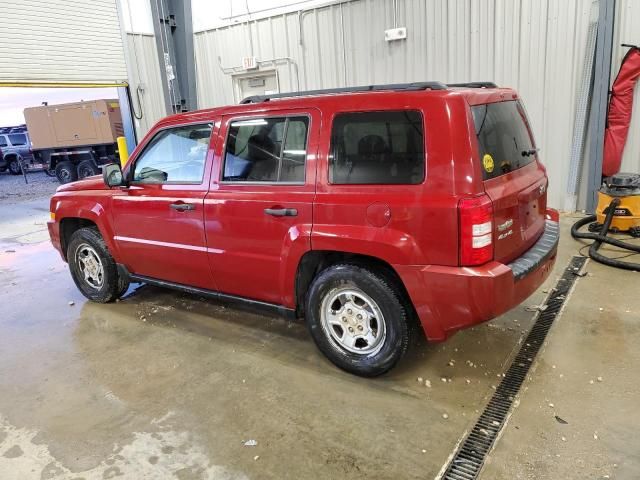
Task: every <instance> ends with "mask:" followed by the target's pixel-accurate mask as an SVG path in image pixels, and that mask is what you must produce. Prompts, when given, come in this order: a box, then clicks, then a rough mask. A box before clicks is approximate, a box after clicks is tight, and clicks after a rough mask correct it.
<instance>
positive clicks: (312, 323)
mask: <svg viewBox="0 0 640 480" xmlns="http://www.w3.org/2000/svg"><path fill="white" fill-rule="evenodd" d="M400 299H401V295H400V292H399V291H398V288H397V286H396V285H395V284H394V282H393V281H392V280H390V279H389V278H387V276H385V275H381V274H379V273H377V272H374V271H373V270H369V269H367V268H364V267H361V266H359V265H350V264H344V265H335V266H332V267H330V268H327V269H326V270H324V271H322V272H321V273H320V274H319V275H318V276H317V277H316V278H315V279H314V281H313V283H312V285H311V288H310V289H309V293H308V296H307V302H306V306H305V317H306V322H307V326H308V327H309V330H310V332H311V335H312V337H313V339H314V341H315V342H316V345H317V346H318V348H319V349H320V350H321V351H322V352H323V353H324V354H325V355H326V356H327V357H328V358H329V360H331V361H332V362H333V363H334V364H335V365H337V366H338V367H340V368H342V369H343V370H346V371H348V372H351V373H354V374H356V375H361V376H365V377H373V376H377V375H381V374H383V373H385V372H387V371H388V370H390V369H391V368H392V367H393V366H394V365H395V364H396V363H397V362H398V361H399V360H400V359H401V358H402V357H403V355H404V354H405V352H406V351H407V348H408V345H409V340H410V339H409V336H410V328H409V321H408V318H407V313H406V308H405V306H404V305H403V304H402V301H401V300H400Z"/></svg>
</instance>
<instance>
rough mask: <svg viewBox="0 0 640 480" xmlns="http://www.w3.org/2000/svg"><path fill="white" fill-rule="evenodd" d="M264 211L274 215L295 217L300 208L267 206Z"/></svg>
mask: <svg viewBox="0 0 640 480" xmlns="http://www.w3.org/2000/svg"><path fill="white" fill-rule="evenodd" d="M264 213H266V214H267V215H271V216H273V217H295V216H296V215H298V210H297V209H295V208H265V209H264Z"/></svg>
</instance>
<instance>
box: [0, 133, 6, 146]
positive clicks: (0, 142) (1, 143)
mask: <svg viewBox="0 0 640 480" xmlns="http://www.w3.org/2000/svg"><path fill="white" fill-rule="evenodd" d="M6 146H7V137H5V136H4V135H0V147H6Z"/></svg>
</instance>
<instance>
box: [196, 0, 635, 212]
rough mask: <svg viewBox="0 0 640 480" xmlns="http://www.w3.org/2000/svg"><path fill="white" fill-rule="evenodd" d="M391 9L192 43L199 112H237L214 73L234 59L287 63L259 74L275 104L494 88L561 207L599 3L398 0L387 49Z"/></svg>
mask: <svg viewBox="0 0 640 480" xmlns="http://www.w3.org/2000/svg"><path fill="white" fill-rule="evenodd" d="M394 3H395V2H394V1H393V0H353V1H347V2H343V3H332V4H330V5H327V6H323V7H317V8H313V9H309V10H306V11H301V12H289V13H283V14H280V15H278V16H274V17H268V18H259V19H255V20H249V21H248V22H247V21H244V22H242V21H241V22H240V23H237V24H234V25H227V26H223V27H218V28H214V29H209V30H205V31H201V32H196V33H195V56H196V68H197V78H198V105H199V107H200V108H206V107H211V106H216V105H223V104H228V103H233V102H234V101H236V99H235V98H234V91H233V85H232V77H231V75H230V74H225V73H224V72H223V71H222V70H221V68H220V63H221V64H222V65H223V66H224V67H239V66H241V61H242V58H243V57H246V56H252V55H253V56H256V57H257V59H258V61H260V60H267V59H274V58H284V57H289V58H291V59H292V63H291V62H281V63H279V64H278V65H277V66H276V67H273V66H272V65H264V66H262V67H261V69H265V70H269V69H272V68H276V69H277V71H278V77H279V83H280V91H282V92H286V91H292V90H296V87H297V84H298V83H299V85H300V89H302V90H306V89H315V88H330V87H339V86H353V85H366V84H373V83H392V82H413V81H424V80H440V81H444V82H464V81H470V80H492V81H495V82H496V83H498V85H501V86H510V87H514V88H516V89H517V90H518V92H519V93H520V95H521V96H522V97H523V99H524V102H525V104H526V107H527V110H528V113H529V117H530V119H531V123H532V125H533V129H534V133H535V136H536V139H537V142H538V146H539V147H540V148H541V153H540V154H541V158H542V160H543V161H544V163H545V164H546V166H547V169H548V170H549V175H550V177H551V179H552V180H551V184H550V187H549V203H550V205H552V206H556V207H561V206H562V204H563V201H562V200H563V196H564V192H565V191H566V185H567V175H568V169H569V154H570V150H571V138H572V132H573V123H574V115H575V113H574V112H575V103H576V96H577V93H576V92H577V91H578V86H579V82H580V76H581V73H582V64H583V61H584V55H585V49H586V42H587V31H588V27H589V22H590V19H593V18H594V14H595V16H596V17H597V3H596V4H595V6H594V2H593V1H592V0H548V1H545V2H540V1H538V0H516V1H514V0H477V1H464V2H463V1H456V0H448V1H447V0H433V1H428V2H425V1H424V0H398V1H397V26H398V27H407V39H406V40H399V41H394V42H386V41H385V40H384V30H385V29H388V28H393V27H394V22H393V19H394ZM621 3H622V2H621ZM624 3H625V4H626V5H627V8H629V9H633V10H636V9H640V6H638V5H633V6H630V5H632V4H633V3H634V2H633V0H624ZM625 25H626V24H625ZM633 26H636V28H635V32H634V35H638V33H637V31H638V30H639V29H638V28H637V26H638V23H637V22H635V21H633V20H629V25H628V26H625V27H624V28H626V29H628V30H629V31H631V30H633ZM343 27H344V28H343ZM252 48H253V51H252V50H251V49H252ZM218 57H220V61H219V60H218ZM296 67H297V68H296ZM227 71H229V70H227ZM296 72H297V73H296ZM638 116H640V115H638ZM639 148H640V145H639ZM636 157H637V155H636Z"/></svg>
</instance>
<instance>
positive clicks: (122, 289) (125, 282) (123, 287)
mask: <svg viewBox="0 0 640 480" xmlns="http://www.w3.org/2000/svg"><path fill="white" fill-rule="evenodd" d="M129 283H130V282H129V277H124V276H122V275H120V274H119V275H118V295H117V297H116V298H121V297H122V296H123V295H124V294H125V293H127V290H129Z"/></svg>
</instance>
